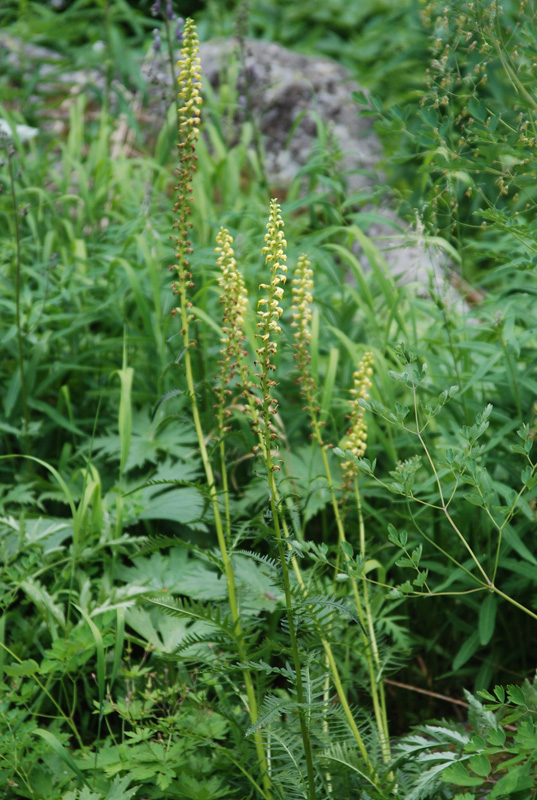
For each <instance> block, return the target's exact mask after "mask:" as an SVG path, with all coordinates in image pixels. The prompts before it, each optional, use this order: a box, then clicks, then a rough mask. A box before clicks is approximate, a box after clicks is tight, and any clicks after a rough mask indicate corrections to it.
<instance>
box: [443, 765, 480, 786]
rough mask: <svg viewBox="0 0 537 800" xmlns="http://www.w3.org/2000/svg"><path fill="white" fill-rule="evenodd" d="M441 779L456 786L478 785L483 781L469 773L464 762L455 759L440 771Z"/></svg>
mask: <svg viewBox="0 0 537 800" xmlns="http://www.w3.org/2000/svg"><path fill="white" fill-rule="evenodd" d="M442 780H444V781H446V782H447V783H454V784H455V785H456V786H480V784H482V783H483V781H482V779H481V778H476V777H474V776H473V775H470V773H469V772H468V770H467V769H466V767H465V766H464V764H462V763H461V762H460V761H457V763H456V764H450V765H449V766H448V767H446V768H445V769H444V771H443V772H442Z"/></svg>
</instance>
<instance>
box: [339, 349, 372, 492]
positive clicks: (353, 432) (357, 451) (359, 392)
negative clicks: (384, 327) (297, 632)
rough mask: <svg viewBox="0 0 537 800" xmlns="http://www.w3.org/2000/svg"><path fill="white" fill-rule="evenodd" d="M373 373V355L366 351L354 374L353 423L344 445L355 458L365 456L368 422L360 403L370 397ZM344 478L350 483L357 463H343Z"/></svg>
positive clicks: (351, 417)
mask: <svg viewBox="0 0 537 800" xmlns="http://www.w3.org/2000/svg"><path fill="white" fill-rule="evenodd" d="M372 375H373V355H372V353H365V354H364V356H363V358H362V359H361V361H360V363H359V364H358V367H357V369H356V372H355V373H354V375H353V387H352V389H351V391H350V393H351V397H352V399H351V413H350V414H349V417H350V420H351V423H350V426H349V429H348V431H347V439H346V440H345V444H344V445H343V449H344V450H350V452H351V453H352V454H353V456H354V457H355V458H363V457H364V455H365V451H366V447H367V424H366V421H365V416H364V409H363V408H362V406H361V405H360V400H368V399H369V391H370V389H371V386H372V385H373V384H372V382H371V376H372ZM341 468H342V469H343V473H344V479H345V481H346V482H347V483H348V482H350V481H351V480H352V479H353V478H354V476H355V474H356V465H355V464H354V462H352V461H344V462H342V464H341Z"/></svg>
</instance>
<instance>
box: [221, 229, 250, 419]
mask: <svg viewBox="0 0 537 800" xmlns="http://www.w3.org/2000/svg"><path fill="white" fill-rule="evenodd" d="M216 243H217V247H216V248H215V252H216V253H219V254H220V255H219V256H218V259H217V262H216V263H217V266H218V267H219V268H220V276H219V278H218V285H219V286H220V288H221V289H222V295H221V298H220V302H221V303H222V305H223V306H224V325H223V327H222V334H223V336H222V339H221V342H222V345H223V346H222V356H223V360H222V361H221V362H220V364H221V369H220V375H219V385H218V386H217V395H218V399H219V406H220V409H223V408H224V405H225V401H226V395H227V394H228V393H229V392H230V390H229V388H227V387H228V386H229V384H230V383H231V381H232V380H233V378H234V377H235V376H236V375H237V374H239V376H240V378H241V382H242V385H241V388H242V389H243V391H248V390H249V388H250V387H249V381H248V371H247V368H246V365H245V364H244V356H245V355H247V353H246V351H245V350H244V345H243V342H244V341H245V339H246V336H245V335H244V332H243V325H244V315H245V313H246V309H247V308H248V295H247V292H246V286H245V284H244V278H243V277H242V275H241V273H240V272H239V270H238V269H237V262H236V260H235V254H234V252H233V237H232V236H231V235H230V233H229V231H228V230H226V228H220V232H219V233H218V235H217V237H216ZM220 424H221V423H220Z"/></svg>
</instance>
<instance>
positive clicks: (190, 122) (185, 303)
mask: <svg viewBox="0 0 537 800" xmlns="http://www.w3.org/2000/svg"><path fill="white" fill-rule="evenodd" d="M179 66H180V75H179V86H180V91H179V96H178V104H179V144H178V147H179V169H178V185H177V192H178V195H177V200H176V203H175V205H174V211H175V215H176V218H175V224H174V228H175V230H176V234H175V235H174V236H173V237H172V238H173V240H174V244H175V264H174V265H173V266H172V267H171V269H172V270H175V272H176V274H177V280H176V281H175V282H174V284H173V290H174V293H175V294H176V295H178V299H179V305H178V306H177V307H176V308H175V309H173V311H172V314H178V315H179V316H180V319H181V326H182V327H181V334H182V336H183V341H184V347H185V354H184V363H185V373H186V381H187V386H188V392H189V395H190V400H191V408H192V417H193V420H194V426H195V429H196V434H197V438H198V444H199V448H200V454H201V459H202V462H203V467H204V470H205V476H206V479H207V484H208V487H209V493H210V498H211V506H212V510H213V515H214V524H215V528H216V536H217V539H218V546H219V548H220V554H221V558H222V564H223V568H224V574H225V578H226V585H227V593H228V600H229V607H230V612H231V619H232V622H233V625H234V630H235V636H236V641H237V651H238V655H239V658H240V660H241V661H242V662H243V663H244V662H245V661H246V660H247V653H246V647H245V643H244V636H243V633H242V629H241V624H240V616H239V608H238V602H237V591H236V586H235V572H234V569H233V564H232V562H231V559H230V556H229V552H228V547H227V542H226V536H225V532H224V525H223V523H222V516H221V513H220V507H219V503H218V492H217V488H216V484H215V479H214V473H213V469H212V465H211V461H210V458H209V455H208V453H207V447H206V444H205V436H204V433H203V429H202V425H201V419H200V413H199V408H198V403H197V399H196V390H195V385H194V376H193V372H192V360H191V356H190V351H191V348H192V347H193V346H194V345H195V341H193V340H192V339H191V338H190V323H191V321H192V319H193V315H192V312H191V309H192V302H191V301H190V299H189V290H191V289H193V288H194V286H195V284H194V282H193V279H192V277H193V276H192V272H191V265H190V256H191V254H192V253H193V249H192V243H191V241H190V238H189V235H190V230H191V228H192V222H191V220H190V215H191V204H192V202H193V195H192V181H193V178H194V174H195V171H196V160H197V156H196V153H195V150H196V142H197V139H198V136H199V126H200V108H201V103H202V100H201V64H200V58H199V42H198V37H197V33H196V28H195V25H194V22H193V21H192V20H191V19H187V20H186V22H185V27H184V33H183V47H182V49H181V61H180V62H179ZM242 674H243V679H244V685H245V689H246V696H247V701H248V712H249V715H250V719H251V721H252V724H254V723H255V722H257V718H258V709H257V698H256V694H255V690H254V685H253V680H252V676H251V673H250V670H249V669H246V668H245V669H243V673H242ZM254 743H255V748H256V752H257V757H258V762H259V768H260V772H261V777H262V782H263V789H264V792H265V797H266V798H270V797H271V782H270V776H269V774H268V766H267V758H266V755H265V749H264V745H263V738H262V734H261V732H260V731H256V732H255V733H254Z"/></svg>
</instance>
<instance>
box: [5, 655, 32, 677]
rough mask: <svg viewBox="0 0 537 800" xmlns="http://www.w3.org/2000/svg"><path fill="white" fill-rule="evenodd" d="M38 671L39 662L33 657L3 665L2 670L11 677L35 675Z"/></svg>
mask: <svg viewBox="0 0 537 800" xmlns="http://www.w3.org/2000/svg"><path fill="white" fill-rule="evenodd" d="M38 671H39V664H38V663H37V661H34V660H33V658H28V659H27V660H26V661H20V662H19V663H14V664H7V665H6V666H4V672H5V673H6V675H9V676H10V677H11V678H21V677H29V676H30V675H35V673H36V672H38Z"/></svg>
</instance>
